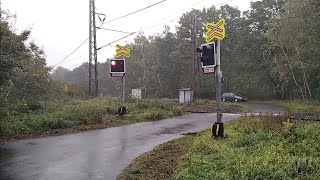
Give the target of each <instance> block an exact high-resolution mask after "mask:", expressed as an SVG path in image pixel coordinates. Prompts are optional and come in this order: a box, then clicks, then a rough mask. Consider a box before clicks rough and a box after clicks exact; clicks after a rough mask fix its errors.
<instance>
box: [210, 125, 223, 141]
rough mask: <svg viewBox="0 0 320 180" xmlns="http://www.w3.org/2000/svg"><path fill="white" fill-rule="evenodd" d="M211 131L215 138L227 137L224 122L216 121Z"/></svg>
mask: <svg viewBox="0 0 320 180" xmlns="http://www.w3.org/2000/svg"><path fill="white" fill-rule="evenodd" d="M211 133H212V137H213V138H225V137H226V136H225V135H224V127H223V123H218V122H216V123H214V124H213V125H212V127H211Z"/></svg>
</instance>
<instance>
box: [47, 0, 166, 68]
mask: <svg viewBox="0 0 320 180" xmlns="http://www.w3.org/2000/svg"><path fill="white" fill-rule="evenodd" d="M165 1H167V0H162V1H159V2H157V3H154V4H151V5H149V6H147V7H144V8H142V9H139V10H137V11H134V12H131V13H128V14H126V15H123V16H120V17H118V18H115V19H112V20H109V21H107V22H104V23H102V24H101V25H100V26H99V27H98V28H97V29H99V28H101V27H102V25H104V24H106V23H110V22H112V21H116V20H118V19H122V18H124V17H127V16H130V15H132V14H135V13H137V12H140V11H143V10H145V9H148V8H151V7H153V6H155V5H158V4H160V3H163V2H165ZM129 35H132V33H131V34H129ZM129 35H128V36H129ZM128 36H125V37H124V38H126V37H128ZM88 40H89V37H88V38H87V39H86V40H85V41H83V42H82V43H81V44H80V45H79V46H78V47H77V48H76V49H75V50H73V51H72V52H71V53H70V54H69V55H67V56H66V57H65V58H63V59H62V60H61V61H60V62H59V63H57V64H55V65H54V66H53V68H54V67H56V66H57V65H59V64H61V63H62V62H63V61H65V60H66V59H67V58H69V57H70V56H71V55H72V54H73V53H75V52H76V51H77V50H78V49H79V48H80V47H81V46H82V45H83V44H84V43H85V42H87V41H88ZM120 40H121V39H120ZM111 44H112V43H111Z"/></svg>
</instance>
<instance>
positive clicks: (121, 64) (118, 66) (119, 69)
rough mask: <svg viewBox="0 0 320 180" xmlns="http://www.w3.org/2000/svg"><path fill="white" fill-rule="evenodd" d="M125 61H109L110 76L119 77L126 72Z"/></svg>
mask: <svg viewBox="0 0 320 180" xmlns="http://www.w3.org/2000/svg"><path fill="white" fill-rule="evenodd" d="M125 64H126V61H125V59H109V67H110V74H111V76H115V77H121V76H124V74H125V72H126V66H125Z"/></svg>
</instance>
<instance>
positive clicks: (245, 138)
mask: <svg viewBox="0 0 320 180" xmlns="http://www.w3.org/2000/svg"><path fill="white" fill-rule="evenodd" d="M283 121H284V119H281V118H280V117H279V118H276V119H272V120H271V117H265V118H264V119H263V118H257V117H256V118H253V117H244V118H241V119H240V120H237V121H232V122H230V123H227V124H226V127H225V129H226V134H228V136H229V137H228V138H227V139H223V140H218V141H216V140H213V139H212V138H211V134H210V132H209V131H205V132H204V133H202V135H201V136H199V137H197V139H196V140H194V143H193V145H192V147H191V149H190V150H189V152H188V153H187V154H186V155H184V157H183V160H182V162H181V163H180V165H179V167H178V169H177V171H176V172H175V175H174V179H320V154H319V152H320V146H319V142H320V131H319V129H320V123H319V122H313V123H311V122H300V121H296V122H294V123H293V124H283V123H282V122H283Z"/></svg>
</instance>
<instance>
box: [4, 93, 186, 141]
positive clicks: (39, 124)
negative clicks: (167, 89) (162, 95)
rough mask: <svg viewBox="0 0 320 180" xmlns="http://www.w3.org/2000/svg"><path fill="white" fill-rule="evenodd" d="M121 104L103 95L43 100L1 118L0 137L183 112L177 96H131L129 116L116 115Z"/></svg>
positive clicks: (102, 125)
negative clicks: (36, 106) (143, 97)
mask: <svg viewBox="0 0 320 180" xmlns="http://www.w3.org/2000/svg"><path fill="white" fill-rule="evenodd" d="M119 105H120V99H118V98H103V97H101V98H95V99H89V100H83V99H65V100H56V101H48V102H42V103H41V106H40V108H38V109H37V110H36V111H31V112H24V113H21V112H16V113H12V114H10V115H8V117H7V118H6V119H1V126H0V135H1V141H5V140H8V139H21V138H28V137H39V136H46V135H58V134H66V133H70V132H78V131H84V130H91V129H98V128H107V127H114V126H120V125H125V124H131V123H135V122H142V121H155V120H160V119H165V118H170V117H174V116H179V115H181V114H182V113H183V111H182V107H181V105H179V104H178V102H177V101H174V100H170V99H146V100H136V99H131V98H130V99H128V100H127V102H126V105H127V109H128V110H127V112H128V114H130V116H124V117H116V115H117V110H118V108H119Z"/></svg>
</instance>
